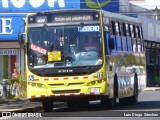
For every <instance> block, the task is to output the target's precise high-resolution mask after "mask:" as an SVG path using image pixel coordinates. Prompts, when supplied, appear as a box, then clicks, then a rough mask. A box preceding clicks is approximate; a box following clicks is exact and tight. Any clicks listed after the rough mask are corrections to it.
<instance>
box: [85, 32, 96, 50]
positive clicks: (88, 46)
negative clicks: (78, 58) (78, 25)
mask: <svg viewBox="0 0 160 120" xmlns="http://www.w3.org/2000/svg"><path fill="white" fill-rule="evenodd" d="M84 50H86V51H88V50H93V51H99V45H98V43H96V42H95V36H94V35H92V34H91V35H88V36H87V43H85V45H84Z"/></svg>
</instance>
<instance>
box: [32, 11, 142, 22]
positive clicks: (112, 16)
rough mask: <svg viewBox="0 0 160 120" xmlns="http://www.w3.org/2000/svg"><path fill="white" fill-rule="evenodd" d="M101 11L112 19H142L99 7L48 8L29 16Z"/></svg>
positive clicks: (135, 20)
mask: <svg viewBox="0 0 160 120" xmlns="http://www.w3.org/2000/svg"><path fill="white" fill-rule="evenodd" d="M82 11H84V12H96V11H97V12H100V11H102V14H103V15H104V16H106V17H108V18H110V19H112V20H115V21H116V20H117V21H125V22H132V23H137V24H140V23H141V21H140V19H139V18H134V17H130V16H126V15H121V14H118V13H113V12H108V11H105V10H97V9H75V10H73V9H67V10H64V9H61V10H47V11H42V12H37V13H32V14H29V16H32V15H33V16H34V15H37V14H48V13H61V12H66V13H67V12H72V13H74V12H82Z"/></svg>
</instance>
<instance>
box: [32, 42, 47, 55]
mask: <svg viewBox="0 0 160 120" xmlns="http://www.w3.org/2000/svg"><path fill="white" fill-rule="evenodd" d="M31 49H32V50H34V51H37V52H40V53H42V54H47V50H45V49H43V48H41V47H39V46H36V45H33V44H32V45H31Z"/></svg>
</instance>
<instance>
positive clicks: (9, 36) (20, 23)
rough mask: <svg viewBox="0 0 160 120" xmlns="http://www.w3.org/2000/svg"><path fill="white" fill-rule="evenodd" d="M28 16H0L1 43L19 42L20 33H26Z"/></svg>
mask: <svg viewBox="0 0 160 120" xmlns="http://www.w3.org/2000/svg"><path fill="white" fill-rule="evenodd" d="M25 17H26V14H0V41H3V40H5V41H8V40H9V41H11V40H12V41H13V40H16V41H17V37H18V32H19V31H21V32H24V22H25Z"/></svg>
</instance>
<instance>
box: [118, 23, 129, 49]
mask: <svg viewBox="0 0 160 120" xmlns="http://www.w3.org/2000/svg"><path fill="white" fill-rule="evenodd" d="M119 29H120V35H121V38H122V48H123V51H127V41H126V36H124V33H125V28H124V23H119Z"/></svg>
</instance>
